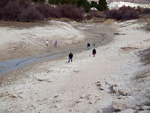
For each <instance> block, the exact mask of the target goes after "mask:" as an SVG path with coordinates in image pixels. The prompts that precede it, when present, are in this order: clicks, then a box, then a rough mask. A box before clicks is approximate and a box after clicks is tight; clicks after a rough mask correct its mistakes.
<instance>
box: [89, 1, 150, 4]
mask: <svg viewBox="0 0 150 113" xmlns="http://www.w3.org/2000/svg"><path fill="white" fill-rule="evenodd" d="M88 1H98V0H88ZM106 1H107V2H108V3H109V2H113V1H115V2H119V1H121V2H131V3H139V4H150V0H106Z"/></svg>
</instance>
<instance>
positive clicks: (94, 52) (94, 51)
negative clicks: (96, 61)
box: [92, 49, 96, 57]
mask: <svg viewBox="0 0 150 113" xmlns="http://www.w3.org/2000/svg"><path fill="white" fill-rule="evenodd" d="M92 54H93V57H95V54H96V49H93V51H92Z"/></svg>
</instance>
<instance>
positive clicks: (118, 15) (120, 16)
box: [105, 6, 139, 20]
mask: <svg viewBox="0 0 150 113" xmlns="http://www.w3.org/2000/svg"><path fill="white" fill-rule="evenodd" d="M105 14H106V18H111V19H116V20H130V19H137V18H139V14H138V12H137V11H136V9H134V8H131V7H125V6H123V7H121V8H119V9H118V10H115V9H113V10H107V11H106V12H105Z"/></svg>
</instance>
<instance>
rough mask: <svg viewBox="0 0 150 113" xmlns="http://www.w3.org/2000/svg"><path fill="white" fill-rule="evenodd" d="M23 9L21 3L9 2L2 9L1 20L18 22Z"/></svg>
mask: <svg viewBox="0 0 150 113" xmlns="http://www.w3.org/2000/svg"><path fill="white" fill-rule="evenodd" d="M23 9H24V8H23V7H22V6H21V5H20V4H19V2H16V1H9V3H8V4H7V5H5V6H4V7H3V8H2V9H1V18H2V19H4V20H13V21H18V20H19V17H20V15H21V13H22V10H23Z"/></svg>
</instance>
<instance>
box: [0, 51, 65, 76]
mask: <svg viewBox="0 0 150 113" xmlns="http://www.w3.org/2000/svg"><path fill="white" fill-rule="evenodd" d="M64 54H65V52H61V53H45V54H43V55H39V56H34V57H27V58H18V59H13V60H7V61H3V62H0V74H2V73H7V72H8V71H12V70H15V69H18V68H21V67H23V66H25V65H27V64H30V63H36V62H39V61H42V60H46V59H52V58H56V57H58V56H62V55H64Z"/></svg>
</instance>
